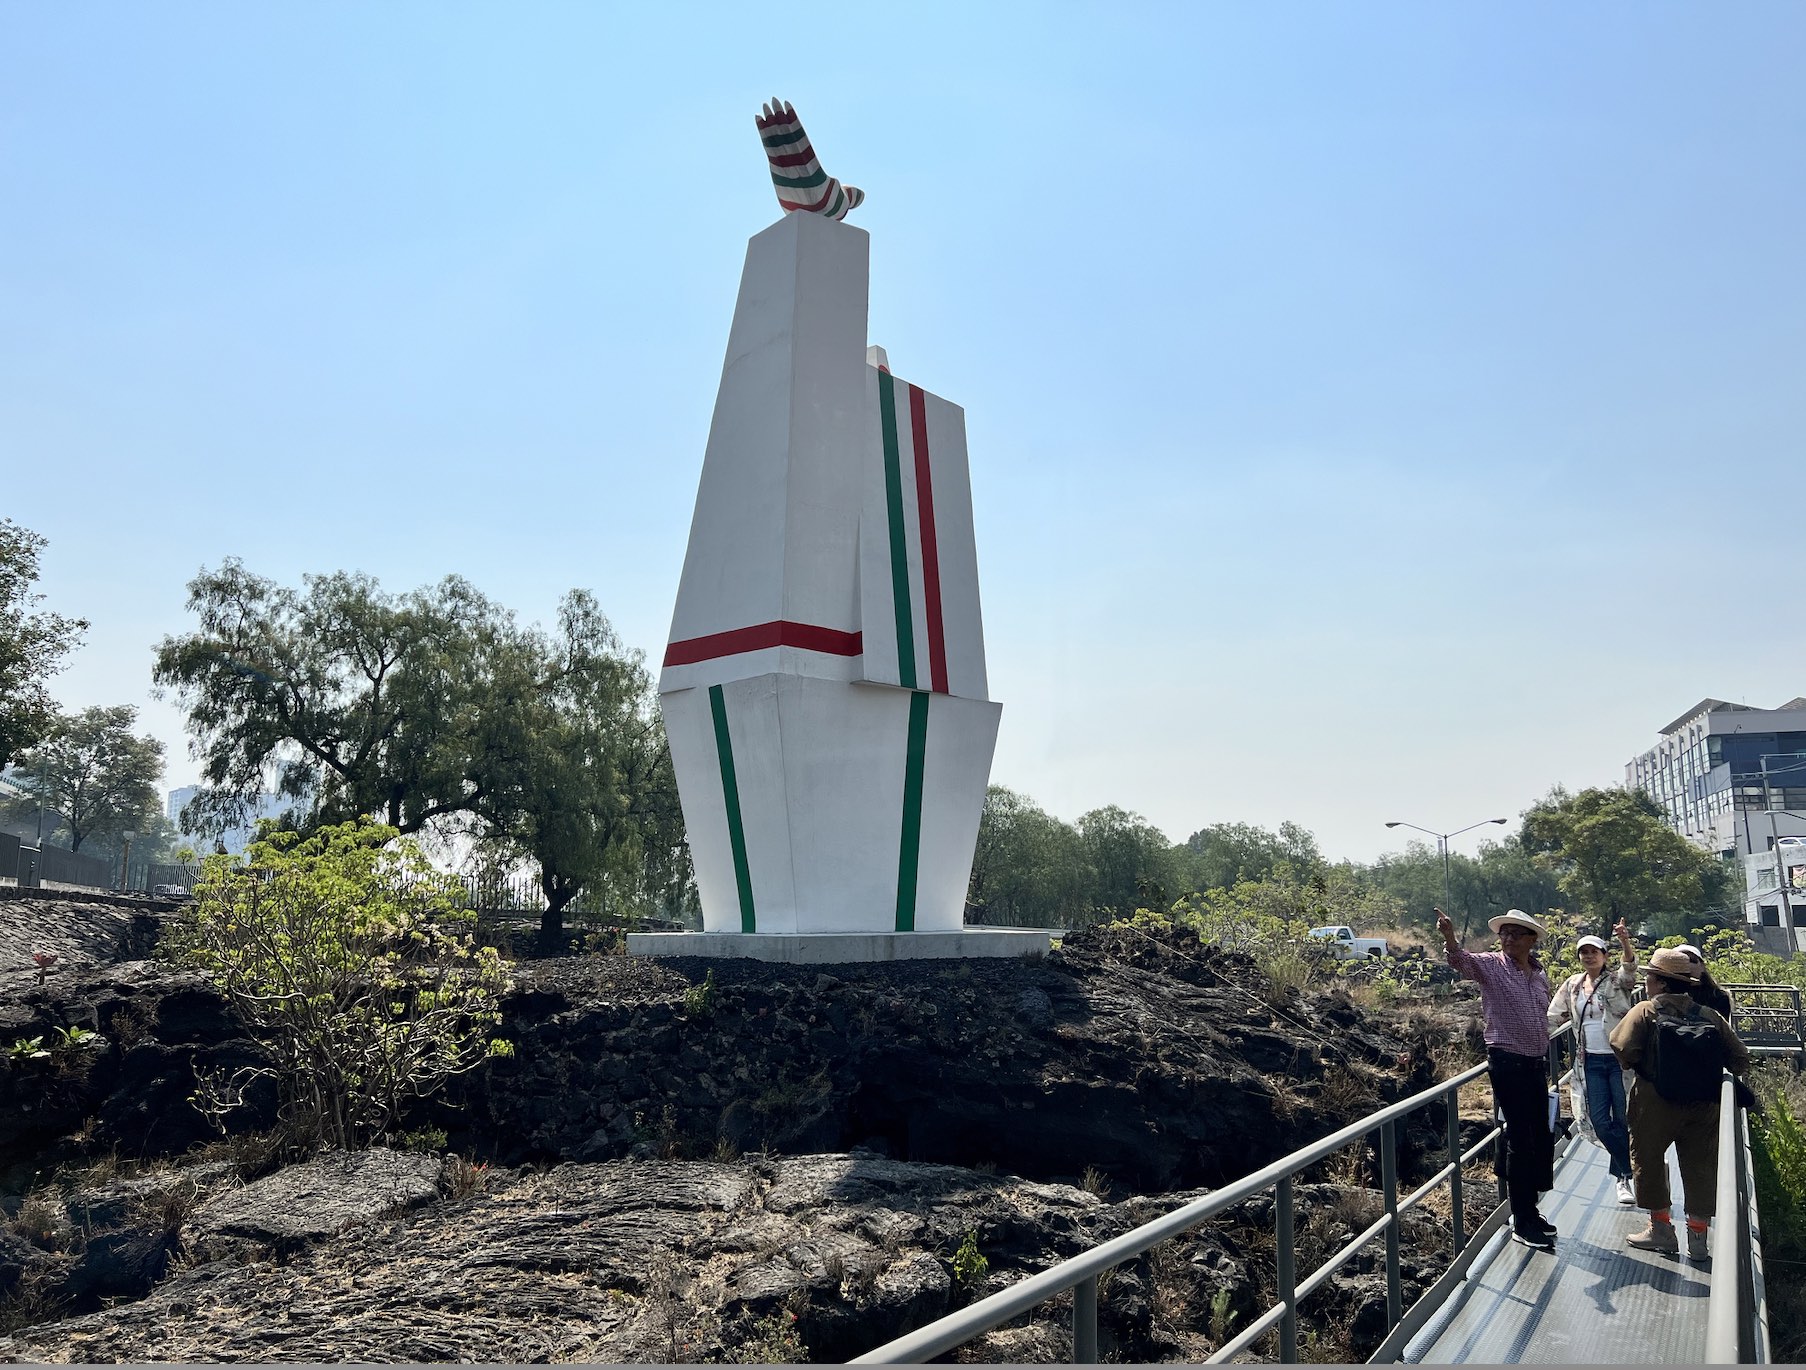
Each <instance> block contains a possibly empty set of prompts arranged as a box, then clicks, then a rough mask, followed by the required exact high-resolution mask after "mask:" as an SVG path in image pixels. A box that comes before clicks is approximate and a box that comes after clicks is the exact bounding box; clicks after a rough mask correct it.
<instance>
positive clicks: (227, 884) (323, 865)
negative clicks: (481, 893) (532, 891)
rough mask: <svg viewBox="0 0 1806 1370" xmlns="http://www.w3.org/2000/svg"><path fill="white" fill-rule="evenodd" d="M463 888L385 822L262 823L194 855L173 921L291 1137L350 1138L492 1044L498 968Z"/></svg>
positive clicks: (501, 975) (381, 1126)
mask: <svg viewBox="0 0 1806 1370" xmlns="http://www.w3.org/2000/svg"><path fill="white" fill-rule="evenodd" d="M462 903H463V891H462V888H461V887H460V885H459V883H458V882H457V881H456V880H455V879H454V878H452V877H450V876H446V875H443V874H441V873H439V872H437V871H435V870H433V868H432V867H431V866H430V865H429V864H428V862H427V860H426V858H425V857H424V856H422V855H421V853H420V850H419V848H418V847H417V846H415V845H414V844H413V843H412V842H410V841H405V840H397V839H396V834H395V831H394V829H392V828H385V827H381V826H378V825H375V824H369V823H347V824H343V825H341V826H338V827H331V828H324V829H322V830H320V831H319V832H317V833H315V834H313V835H312V836H310V837H307V838H302V837H300V836H299V835H297V834H295V833H283V832H267V833H266V834H265V835H264V836H263V837H262V838H260V839H259V840H258V841H256V842H254V843H252V844H251V847H250V849H249V851H248V852H246V854H245V856H244V857H243V858H242V859H234V858H231V857H226V856H212V857H209V858H208V859H207V861H206V863H205V866H204V873H203V875H202V877H201V880H200V883H199V884H198V885H197V886H196V887H195V891H194V901H193V903H192V904H191V905H190V907H189V910H188V913H187V916H186V918H185V919H184V921H183V922H182V923H181V924H180V925H178V927H177V928H176V929H175V930H173V933H172V939H171V941H172V946H173V949H174V950H175V951H176V952H177V954H179V955H181V956H184V957H185V958H187V959H188V960H190V961H191V962H192V963H196V964H199V965H200V966H201V967H203V968H204V969H206V970H207V971H208V972H209V973H210V974H211V975H212V976H213V978H214V979H215V981H216V982H217V983H218V984H219V986H220V988H221V990H222V991H223V992H224V993H225V994H226V996H227V997H228V998H229V1000H230V1001H231V1003H232V1006H233V1009H234V1011H235V1012H236V1013H237V1015H238V1016H239V1018H240V1019H242V1020H243V1021H244V1023H245V1025H246V1026H247V1027H248V1028H249V1030H250V1031H251V1033H252V1035H253V1036H255V1037H256V1038H257V1039H258V1040H259V1041H260V1042H261V1043H262V1045H263V1046H264V1048H265V1050H266V1051H267V1052H268V1053H269V1055H270V1057H271V1060H272V1062H273V1064H272V1066H270V1067H268V1068H262V1069H256V1070H251V1071H249V1072H241V1075H240V1077H239V1078H235V1080H234V1081H232V1082H231V1083H230V1085H229V1086H228V1087H225V1088H223V1089H219V1090H217V1091H215V1092H216V1094H217V1095H218V1096H219V1097H221V1098H223V1099H224V1100H225V1102H224V1103H223V1104H222V1107H229V1106H230V1101H231V1100H232V1099H233V1098H236V1097H240V1096H242V1091H243V1088H244V1085H245V1083H246V1082H247V1081H246V1078H245V1077H246V1076H249V1077H255V1076H260V1075H261V1076H271V1077H273V1078H274V1079H275V1082H276V1086H277V1090H278V1094H279V1096H280V1098H281V1101H282V1120H283V1125H284V1128H285V1130H286V1131H287V1132H288V1133H289V1135H290V1136H291V1138H292V1139H293V1140H294V1141H295V1142H297V1143H298V1144H299V1145H301V1146H302V1147H304V1148H307V1149H316V1148H319V1147H346V1146H356V1145H361V1144H362V1143H364V1142H367V1141H369V1140H371V1139H372V1138H374V1137H377V1136H380V1135H381V1134H383V1133H384V1132H386V1131H388V1130H389V1129H390V1128H391V1126H392V1125H393V1124H394V1123H395V1121H396V1119H397V1118H398V1117H399V1115H400V1113H401V1110H402V1108H403V1107H404V1105H405V1104H406V1102H407V1101H408V1100H409V1099H412V1098H420V1097H424V1096H426V1095H428V1094H430V1093H432V1092H433V1091H434V1090H435V1089H436V1088H438V1087H439V1086H440V1085H441V1084H443V1083H444V1082H445V1080H447V1079H448V1078H450V1077H451V1076H453V1075H458V1074H461V1073H463V1072H465V1071H468V1070H471V1069H472V1068H474V1067H475V1066H477V1065H478V1064H480V1063H481V1062H482V1061H483V1060H484V1059H485V1058H486V1057H488V1056H491V1055H508V1054H511V1053H512V1048H511V1047H510V1045H509V1044H508V1043H507V1042H506V1041H502V1040H492V1039H491V1037H490V1032H491V1030H492V1029H493V1028H494V1027H495V1025H496V1024H497V1023H499V1022H500V1020H501V1014H500V1012H499V1010H498V1008H497V1003H498V1000H499V997H500V995H501V993H502V992H503V990H504V989H505V988H506V987H507V963H506V962H504V961H502V960H501V958H500V957H499V956H498V955H497V954H496V951H495V949H494V948H492V947H483V948H477V947H475V946H473V945H472V940H473V939H472V937H471V935H470V933H469V932H468V931H464V930H462V927H463V925H467V924H470V923H472V922H474V919H475V915H473V914H471V913H469V912H468V911H466V910H464V909H463V908H462V907H461V906H462Z"/></svg>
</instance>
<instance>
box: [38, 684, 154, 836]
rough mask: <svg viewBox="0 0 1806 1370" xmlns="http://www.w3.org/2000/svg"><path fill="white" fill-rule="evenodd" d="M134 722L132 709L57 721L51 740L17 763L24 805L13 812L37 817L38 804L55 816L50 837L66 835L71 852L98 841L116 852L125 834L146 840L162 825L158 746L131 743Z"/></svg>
mask: <svg viewBox="0 0 1806 1370" xmlns="http://www.w3.org/2000/svg"><path fill="white" fill-rule="evenodd" d="M137 721H138V711H137V710H136V709H135V708H133V707H132V706H131V705H130V704H120V705H116V706H114V707H113V708H110V709H108V708H92V709H84V710H82V712H80V713H79V714H74V715H69V716H58V717H57V718H56V719H55V721H54V722H53V723H52V724H51V728H50V732H49V735H48V736H47V737H46V738H45V739H44V740H43V741H42V742H41V743H39V744H38V745H37V746H35V747H33V748H32V749H31V750H30V751H29V752H27V753H26V754H25V755H24V756H22V757H21V758H20V762H19V771H18V781H19V783H20V785H21V786H22V787H23V788H24V789H25V790H26V792H27V794H28V795H29V798H27V799H25V800H22V801H20V802H19V804H18V805H17V806H16V807H15V812H17V813H18V814H20V815H21V816H24V815H26V814H29V813H35V812H36V810H37V806H38V804H39V803H40V802H41V803H42V804H43V806H44V808H45V809H46V810H50V811H53V812H54V813H55V814H56V815H57V823H56V828H55V829H53V831H60V832H63V833H66V834H67V835H68V841H69V849H70V850H71V851H80V850H81V848H82V843H84V842H86V841H88V839H90V838H92V837H96V836H100V837H103V838H106V839H108V840H107V842H106V843H105V845H106V846H107V847H108V848H109V849H114V850H116V846H115V844H116V842H117V841H118V838H119V835H120V834H121V833H123V832H127V831H131V832H136V833H146V834H147V835H148V834H149V832H150V830H151V829H152V828H153V827H154V826H155V825H156V824H157V823H158V821H159V820H161V818H162V803H161V801H160V800H159V798H158V794H157V782H158V781H159V780H160V779H161V778H162V775H163V744H162V743H161V742H159V741H157V740H156V739H155V738H151V737H136V736H134V735H133V733H132V725H133V724H135V723H136V722H137Z"/></svg>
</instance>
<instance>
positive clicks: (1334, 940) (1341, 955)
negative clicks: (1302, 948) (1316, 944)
mask: <svg viewBox="0 0 1806 1370" xmlns="http://www.w3.org/2000/svg"><path fill="white" fill-rule="evenodd" d="M1311 936H1312V937H1316V938H1320V939H1321V940H1323V941H1325V942H1328V943H1329V954H1330V955H1331V956H1333V957H1335V958H1336V960H1338V961H1358V960H1360V959H1361V958H1362V957H1364V956H1368V957H1376V958H1377V957H1385V956H1389V955H1391V952H1390V951H1388V950H1387V948H1386V939H1385V938H1384V937H1356V936H1355V935H1354V929H1353V928H1351V927H1348V926H1346V925H1345V924H1340V923H1338V924H1337V925H1336V926H1335V927H1331V928H1312V929H1311Z"/></svg>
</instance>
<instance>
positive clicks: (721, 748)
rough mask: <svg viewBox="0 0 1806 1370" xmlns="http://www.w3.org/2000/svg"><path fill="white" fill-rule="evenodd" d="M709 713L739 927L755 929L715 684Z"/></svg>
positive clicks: (729, 743) (730, 755) (730, 747)
mask: <svg viewBox="0 0 1806 1370" xmlns="http://www.w3.org/2000/svg"><path fill="white" fill-rule="evenodd" d="M709 713H710V714H712V715H713V716H714V719H715V754H716V755H717V756H719V757H720V758H721V796H722V798H723V799H725V800H726V801H727V840H728V842H729V844H730V845H731V846H732V847H733V849H734V883H735V884H736V885H737V886H739V889H740V931H741V932H757V931H758V920H757V919H756V918H755V917H754V916H753V891H752V870H751V868H750V867H748V865H747V864H746V829H745V828H744V827H743V826H742V825H741V823H740V782H739V781H738V780H736V779H735V777H734V743H733V739H732V738H730V737H729V736H728V735H727V701H726V700H725V699H724V698H722V695H721V687H720V686H719V685H711V686H709Z"/></svg>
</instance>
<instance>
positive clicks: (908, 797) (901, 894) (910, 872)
mask: <svg viewBox="0 0 1806 1370" xmlns="http://www.w3.org/2000/svg"><path fill="white" fill-rule="evenodd" d="M927 755H928V696H927V695H926V694H912V695H911V696H910V697H909V749H908V751H907V752H906V753H905V756H904V761H903V841H902V843H901V849H900V851H899V852H898V855H897V931H898V932H914V931H915V929H916V876H917V870H918V868H919V867H920V865H921V861H922V770H923V767H924V764H925V762H926V760H927Z"/></svg>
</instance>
